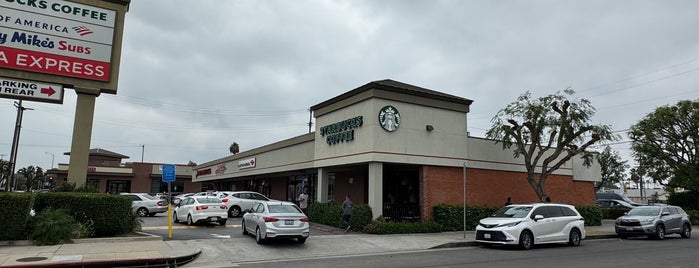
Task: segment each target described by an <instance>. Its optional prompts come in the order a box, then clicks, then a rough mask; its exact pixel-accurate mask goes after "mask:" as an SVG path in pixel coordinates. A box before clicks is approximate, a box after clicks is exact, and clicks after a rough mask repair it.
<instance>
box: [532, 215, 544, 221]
mask: <svg viewBox="0 0 699 268" xmlns="http://www.w3.org/2000/svg"><path fill="white" fill-rule="evenodd" d="M543 219H544V215H536V216H534V221H539V220H543Z"/></svg>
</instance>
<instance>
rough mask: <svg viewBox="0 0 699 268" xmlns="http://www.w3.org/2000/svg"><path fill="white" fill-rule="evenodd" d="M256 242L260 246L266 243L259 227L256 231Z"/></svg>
mask: <svg viewBox="0 0 699 268" xmlns="http://www.w3.org/2000/svg"><path fill="white" fill-rule="evenodd" d="M255 241H256V242H257V243H258V244H264V243H265V241H264V238H262V231H260V227H257V229H255Z"/></svg>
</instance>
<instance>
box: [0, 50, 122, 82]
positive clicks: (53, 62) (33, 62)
mask: <svg viewBox="0 0 699 268" xmlns="http://www.w3.org/2000/svg"><path fill="white" fill-rule="evenodd" d="M0 67H6V68H12V69H20V70H27V71H34V72H40V73H49V74H57V75H65V76H73V77H80V78H86V79H92V80H100V81H109V70H110V69H109V62H99V61H93V60H88V59H80V58H74V57H67V56H61V55H53V54H48V53H41V52H35V51H29V50H21V49H14V48H8V47H2V46H0Z"/></svg>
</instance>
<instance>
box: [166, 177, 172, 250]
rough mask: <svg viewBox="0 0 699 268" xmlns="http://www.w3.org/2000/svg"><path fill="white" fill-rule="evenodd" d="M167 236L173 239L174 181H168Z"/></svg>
mask: <svg viewBox="0 0 699 268" xmlns="http://www.w3.org/2000/svg"><path fill="white" fill-rule="evenodd" d="M167 238H169V239H172V183H171V182H168V183H167Z"/></svg>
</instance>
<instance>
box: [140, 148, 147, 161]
mask: <svg viewBox="0 0 699 268" xmlns="http://www.w3.org/2000/svg"><path fill="white" fill-rule="evenodd" d="M145 151H146V145H145V144H143V145H141V163H143V152H145Z"/></svg>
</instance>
